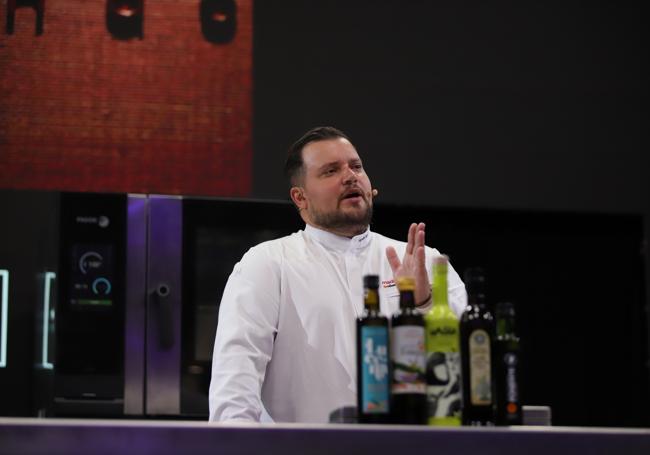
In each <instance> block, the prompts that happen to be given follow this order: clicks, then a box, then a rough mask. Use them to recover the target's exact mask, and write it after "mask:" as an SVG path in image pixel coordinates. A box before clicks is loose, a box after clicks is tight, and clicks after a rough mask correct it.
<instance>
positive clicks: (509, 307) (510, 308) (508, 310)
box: [495, 302, 515, 317]
mask: <svg viewBox="0 0 650 455" xmlns="http://www.w3.org/2000/svg"><path fill="white" fill-rule="evenodd" d="M495 313H496V315H497V317H498V316H502V317H508V316H514V315H515V305H514V304H513V303H512V302H498V303H497V305H496V308H495Z"/></svg>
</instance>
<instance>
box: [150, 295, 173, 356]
mask: <svg viewBox="0 0 650 455" xmlns="http://www.w3.org/2000/svg"><path fill="white" fill-rule="evenodd" d="M169 292H170V290H169V286H168V285H166V284H164V283H161V284H159V285H158V287H157V288H156V290H155V291H154V292H153V301H154V307H155V308H156V312H157V313H158V340H159V342H160V347H161V348H162V349H164V350H166V351H167V350H169V349H171V347H172V346H174V325H173V320H172V319H173V316H172V303H171V301H170V299H169V298H168V297H169Z"/></svg>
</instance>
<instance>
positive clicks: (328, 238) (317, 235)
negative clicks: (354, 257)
mask: <svg viewBox="0 0 650 455" xmlns="http://www.w3.org/2000/svg"><path fill="white" fill-rule="evenodd" d="M305 233H306V234H307V235H309V236H310V237H311V238H313V239H314V240H316V241H317V242H318V243H320V244H321V245H323V246H324V247H325V248H327V249H329V250H334V251H340V252H346V251H358V250H361V249H364V248H366V247H367V246H368V245H369V244H370V240H371V238H372V236H371V234H372V232H370V228H368V229H366V231H365V232H363V233H361V234H359V235H355V236H354V237H352V238H348V237H343V236H341V235H337V234H333V233H331V232H328V231H324V230H322V229H319V228H316V227H314V226H311V225H309V224H306V225H305Z"/></svg>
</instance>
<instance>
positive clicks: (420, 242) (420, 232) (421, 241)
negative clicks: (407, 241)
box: [415, 223, 424, 249]
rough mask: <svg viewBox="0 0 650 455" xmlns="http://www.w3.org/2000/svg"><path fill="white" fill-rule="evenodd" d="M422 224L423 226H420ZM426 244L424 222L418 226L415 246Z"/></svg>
mask: <svg viewBox="0 0 650 455" xmlns="http://www.w3.org/2000/svg"><path fill="white" fill-rule="evenodd" d="M420 226H421V227H420ZM423 246H424V223H420V225H419V226H418V230H417V234H416V235H415V248H416V249H417V248H420V247H423Z"/></svg>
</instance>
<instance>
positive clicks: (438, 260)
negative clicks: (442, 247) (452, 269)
mask: <svg viewBox="0 0 650 455" xmlns="http://www.w3.org/2000/svg"><path fill="white" fill-rule="evenodd" d="M447 264H449V256H447V255H446V254H441V255H440V256H436V257H434V258H433V265H435V266H440V265H447Z"/></svg>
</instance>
